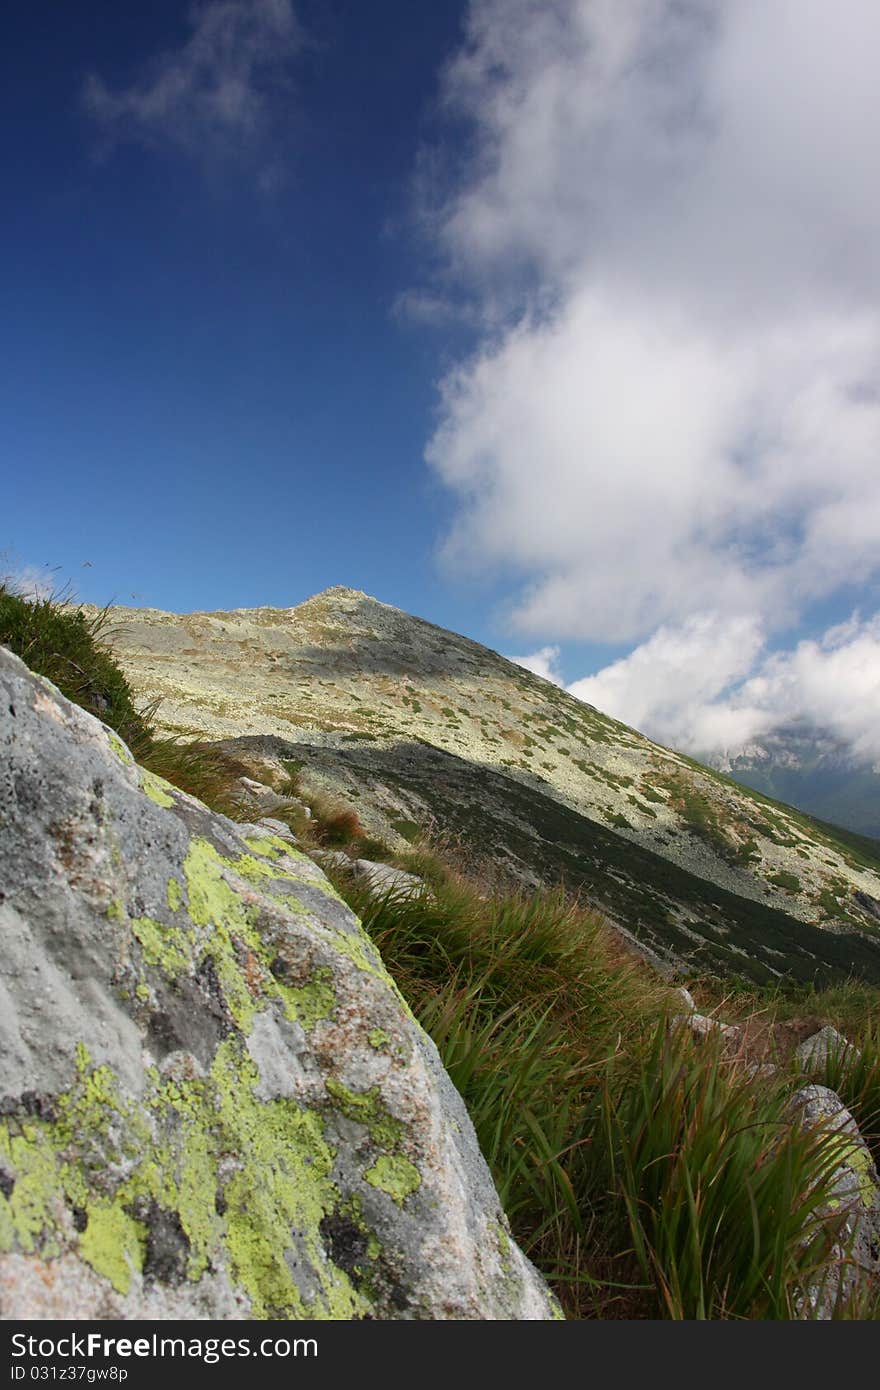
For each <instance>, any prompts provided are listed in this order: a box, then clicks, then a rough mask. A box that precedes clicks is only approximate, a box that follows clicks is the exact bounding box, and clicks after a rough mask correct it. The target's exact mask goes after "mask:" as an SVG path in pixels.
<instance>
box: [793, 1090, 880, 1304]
mask: <svg viewBox="0 0 880 1390" xmlns="http://www.w3.org/2000/svg"><path fill="white" fill-rule="evenodd" d="M792 1109H793V1111H794V1113H796V1114H797V1115H798V1117H799V1119H800V1122H801V1123H802V1124H803V1125H805V1126H808V1127H810V1128H821V1129H822V1130H823V1131H824V1132H825V1133H826V1134H827V1142H828V1144H829V1145H830V1146H831V1152H830V1162H831V1163H832V1164H833V1168H832V1169H831V1171H830V1174H829V1180H830V1188H831V1190H830V1193H829V1197H828V1201H827V1203H825V1204H824V1206H823V1207H822V1208H821V1209H820V1210H818V1211H817V1212H816V1215H817V1217H819V1218H820V1219H824V1218H827V1219H829V1220H832V1221H834V1222H835V1223H839V1229H838V1230H837V1239H836V1242H835V1245H834V1247H833V1249H832V1251H831V1260H830V1262H829V1265H828V1268H827V1270H826V1272H825V1274H824V1276H823V1277H822V1278H821V1280H820V1281H818V1282H817V1284H816V1286H815V1287H814V1288H813V1289H812V1290H810V1293H809V1304H810V1311H811V1312H812V1313H813V1315H814V1316H816V1317H819V1318H828V1317H831V1316H832V1315H833V1312H834V1308H835V1305H836V1304H837V1303H838V1301H839V1300H840V1298H841V1297H845V1296H846V1294H847V1293H848V1292H849V1290H850V1289H851V1288H852V1286H853V1282H854V1280H855V1278H856V1276H857V1274H858V1273H859V1272H860V1271H861V1272H864V1271H869V1272H870V1273H872V1274H873V1275H875V1276H876V1275H878V1274H880V1183H878V1177H877V1170H876V1168H875V1166H874V1160H873V1158H872V1157H871V1150H870V1149H869V1148H868V1145H867V1144H866V1143H865V1141H864V1139H863V1138H862V1135H861V1133H860V1131H859V1127H858V1125H857V1124H856V1122H855V1120H854V1119H853V1116H852V1115H851V1114H850V1112H849V1111H848V1110H847V1108H846V1106H845V1105H844V1104H843V1101H842V1100H841V1099H840V1096H838V1095H837V1093H836V1092H835V1091H831V1090H829V1088H828V1087H827V1086H813V1085H810V1086H804V1087H802V1088H801V1089H800V1090H799V1091H798V1092H797V1093H796V1094H795V1096H794V1097H793V1099H792Z"/></svg>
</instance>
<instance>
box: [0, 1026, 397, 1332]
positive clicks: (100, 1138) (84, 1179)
mask: <svg viewBox="0 0 880 1390" xmlns="http://www.w3.org/2000/svg"><path fill="white" fill-rule="evenodd" d="M257 1080H258V1076H257V1071H256V1068H255V1067H254V1066H253V1064H252V1062H251V1061H250V1059H249V1058H248V1057H247V1055H246V1053H245V1051H244V1048H243V1047H242V1044H241V1041H240V1040H239V1039H235V1038H229V1039H226V1040H225V1041H224V1042H223V1043H222V1044H221V1045H220V1047H219V1048H218V1050H217V1053H216V1056H215V1059H214V1063H213V1065H212V1067H211V1070H210V1073H209V1075H207V1076H203V1075H198V1074H195V1073H193V1074H192V1075H186V1076H184V1077H182V1078H181V1077H180V1076H178V1077H177V1079H165V1080H163V1079H162V1078H161V1077H160V1075H159V1073H158V1072H157V1071H156V1070H155V1068H151V1069H150V1070H149V1072H148V1075H147V1082H148V1088H149V1089H148V1092H147V1093H146V1095H145V1096H144V1097H142V1098H141V1099H140V1100H138V1101H137V1102H135V1101H133V1100H132V1101H129V1100H125V1099H124V1098H122V1097H121V1096H120V1093H119V1090H118V1087H117V1085H116V1078H115V1076H114V1075H113V1073H112V1072H111V1071H110V1070H109V1069H108V1068H107V1067H93V1066H92V1065H91V1063H90V1061H89V1055H88V1052H87V1050H86V1048H85V1047H84V1046H82V1045H81V1046H80V1047H79V1049H78V1055H77V1076H76V1080H75V1083H74V1085H73V1086H72V1088H71V1090H70V1091H69V1092H68V1093H66V1094H64V1095H62V1096H59V1097H58V1098H57V1099H56V1107H57V1112H58V1113H57V1115H56V1116H55V1117H54V1118H52V1119H46V1120H26V1121H19V1120H13V1119H9V1118H7V1117H4V1119H3V1121H2V1123H0V1154H2V1157H3V1161H4V1167H5V1168H6V1169H7V1170H8V1171H9V1173H10V1175H11V1176H12V1178H13V1179H14V1181H13V1184H12V1188H11V1191H10V1196H9V1198H8V1199H7V1198H6V1197H2V1196H0V1249H3V1250H11V1249H19V1250H22V1251H23V1252H25V1253H32V1252H34V1251H37V1250H38V1251H39V1252H40V1255H41V1257H42V1258H44V1259H51V1258H53V1257H54V1256H57V1255H59V1254H60V1253H61V1252H62V1250H63V1249H64V1248H67V1247H70V1246H74V1247H75V1248H78V1250H79V1253H80V1255H81V1257H82V1258H83V1259H84V1260H85V1261H86V1262H87V1263H88V1264H89V1265H90V1266H91V1267H92V1268H93V1269H94V1270H95V1271H96V1272H97V1273H98V1274H100V1275H102V1276H103V1277H104V1278H106V1279H107V1280H108V1281H109V1282H110V1283H111V1285H112V1286H113V1288H114V1289H116V1290H117V1291H118V1292H119V1293H123V1294H124V1293H125V1292H127V1290H128V1289H129V1287H130V1282H131V1278H132V1273H133V1271H135V1270H137V1269H140V1268H142V1267H143V1262H144V1255H145V1250H146V1249H147V1246H148V1243H149V1232H150V1222H151V1220H152V1219H154V1216H155V1214H156V1212H157V1211H158V1212H166V1213H171V1214H173V1215H174V1216H175V1217H176V1220H177V1222H178V1224H179V1228H180V1230H181V1232H182V1234H183V1236H184V1237H185V1241H186V1242H187V1243H188V1245H187V1247H186V1250H185V1255H186V1265H185V1270H184V1271H183V1272H184V1273H185V1275H186V1277H188V1278H189V1279H191V1280H197V1279H199V1278H200V1277H201V1276H202V1275H203V1274H204V1273H205V1271H206V1270H207V1269H208V1267H209V1265H213V1266H214V1267H225V1268H227V1269H229V1271H230V1274H231V1276H232V1278H233V1279H234V1280H235V1281H236V1282H237V1283H238V1284H239V1285H240V1287H241V1288H242V1289H243V1291H244V1293H245V1294H246V1296H247V1298H248V1299H249V1302H250V1310H251V1312H252V1314H253V1316H256V1317H261V1318H266V1317H280V1318H296V1319H301V1318H334V1319H352V1318H357V1317H360V1316H362V1315H363V1314H364V1313H365V1312H367V1311H369V1304H368V1302H367V1301H366V1299H365V1298H364V1297H363V1296H362V1295H360V1294H359V1293H358V1292H357V1290H356V1289H355V1288H354V1287H353V1285H352V1284H351V1281H350V1280H349V1278H348V1276H347V1275H346V1274H345V1272H344V1271H343V1270H341V1269H339V1268H337V1267H336V1266H335V1265H334V1264H333V1263H332V1262H331V1261H329V1260H328V1259H327V1256H326V1252H325V1249H324V1243H323V1239H322V1236H321V1230H320V1225H321V1221H322V1220H323V1218H324V1217H325V1216H326V1215H328V1214H329V1213H331V1212H333V1211H334V1210H335V1209H336V1207H337V1205H338V1203H339V1194H338V1192H337V1190H336V1188H335V1186H334V1184H333V1182H332V1179H331V1177H330V1173H331V1169H332V1166H333V1162H334V1158H335V1151H334V1149H333V1148H332V1147H331V1146H330V1145H329V1144H328V1142H327V1140H326V1138H325V1135H324V1121H323V1119H322V1117H321V1116H320V1115H319V1114H317V1113H316V1112H312V1111H309V1110H305V1109H301V1108H299V1107H298V1106H297V1105H296V1104H295V1103H294V1102H292V1101H289V1100H273V1101H266V1102H261V1101H259V1100H258V1099H257V1098H256V1096H255V1094H254V1088H255V1085H256V1084H257ZM71 1212H79V1214H80V1217H79V1218H78V1222H77V1225H76V1228H75V1229H74V1225H73V1220H72V1216H71V1214H70V1213H71ZM297 1267H299V1268H305V1270H306V1277H305V1278H302V1279H301V1281H300V1283H297V1279H296V1277H295V1271H296V1269H297ZM292 1271H293V1272H292Z"/></svg>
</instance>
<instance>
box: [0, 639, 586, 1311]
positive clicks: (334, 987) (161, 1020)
mask: <svg viewBox="0 0 880 1390" xmlns="http://www.w3.org/2000/svg"><path fill="white" fill-rule="evenodd" d="M0 825H2V835H0V932H2V953H0V1313H2V1315H3V1316H4V1317H7V1318H11V1317H31V1318H34V1317H35V1318H41V1317H62V1318H85V1317H116V1318H120V1317H121V1318H131V1317H146V1318H191V1317H211V1318H240V1317H259V1318H346V1319H349V1318H362V1317H373V1318H409V1319H412V1318H505V1319H508V1318H550V1317H556V1316H559V1312H558V1308H557V1306H556V1304H555V1302H554V1300H553V1299H552V1297H551V1296H550V1294H549V1293H548V1291H547V1289H546V1287H545V1285H544V1284H543V1281H542V1280H541V1278H540V1276H539V1275H538V1274H537V1272H536V1271H535V1270H534V1268H533V1267H532V1266H531V1265H530V1263H529V1262H528V1261H527V1260H526V1259H525V1257H524V1256H523V1255H522V1253H521V1252H520V1250H519V1249H518V1248H517V1246H516V1245H515V1244H514V1242H513V1241H512V1239H511V1237H510V1235H509V1232H508V1228H507V1224H506V1221H505V1219H504V1217H503V1215H502V1213H501V1210H500V1207H499V1203H498V1199H497V1196H496V1193H495V1191H494V1188H493V1186H492V1182H491V1179H490V1175H489V1172H488V1169H487V1168H486V1165H485V1163H484V1161H483V1159H482V1157H481V1155H480V1153H479V1150H478V1147H477V1143H476V1139H475V1136H474V1133H473V1129H472V1126H471V1124H470V1121H469V1119H468V1116H467V1114H466V1112H465V1109H464V1106H463V1105H462V1102H461V1100H460V1098H459V1096H458V1094H457V1092H456V1091H455V1089H454V1088H453V1086H452V1084H451V1082H450V1081H449V1079H448V1077H447V1075H446V1073H445V1071H444V1070H443V1068H442V1066H441V1064H440V1061H439V1058H438V1055H437V1052H436V1050H435V1048H434V1046H433V1044H432V1043H431V1042H430V1040H429V1039H428V1038H427V1037H426V1035H425V1034H424V1033H423V1032H422V1030H421V1029H420V1028H419V1026H418V1025H417V1024H416V1022H415V1020H414V1019H413V1017H412V1015H411V1014H410V1012H409V1010H408V1008H407V1006H406V1004H405V1003H404V1001H403V999H402V998H401V996H400V995H399V993H398V991H397V989H396V987H395V985H394V984H393V982H392V980H391V979H390V977H389V976H388V974H387V972H386V970H385V968H384V966H383V964H382V961H381V959H380V957H379V955H378V953H377V952H376V950H375V948H374V947H373V945H372V944H371V942H370V941H369V939H368V938H367V937H366V935H365V934H364V932H363V931H362V929H361V927H360V924H359V923H358V921H357V919H356V918H355V917H354V916H353V914H352V913H351V912H350V911H349V909H348V908H347V907H346V906H345V904H344V903H343V902H342V901H341V900H340V899H339V898H338V897H337V896H336V894H335V893H334V891H333V889H332V888H331V886H330V884H329V883H328V882H327V880H326V879H325V877H324V875H323V874H322V872H321V871H320V869H319V868H318V867H317V866H316V865H315V864H313V863H312V861H311V860H309V859H308V858H306V857H305V856H304V855H302V854H300V853H299V851H298V850H297V849H296V848H295V846H293V845H291V843H290V841H289V840H288V839H285V838H282V837H281V836H278V835H275V834H274V833H273V832H272V829H271V827H269V826H266V825H265V824H262V825H254V826H244V827H243V826H240V825H235V824H233V823H232V822H231V821H228V820H226V819H225V818H224V817H223V816H219V815H215V814H212V813H211V812H209V811H208V810H207V809H206V808H205V807H204V806H203V805H202V804H201V803H200V802H197V801H195V800H194V799H193V798H191V797H188V796H186V795H184V794H183V793H181V792H179V791H177V790H176V789H174V788H172V787H171V786H169V785H168V784H166V783H164V782H162V781H160V780H159V779H157V778H155V777H153V776H151V775H150V774H149V773H147V772H145V771H144V770H143V769H141V768H139V767H138V766H137V765H136V764H135V763H134V762H133V760H132V758H131V756H130V754H129V752H128V750H127V749H126V748H125V747H124V745H123V744H122V743H120V742H119V740H118V739H117V738H116V737H115V736H114V735H113V734H111V733H110V732H109V731H108V730H107V729H106V728H105V727H104V726H103V725H102V724H100V723H99V722H98V721H97V720H95V719H93V718H91V717H90V716H89V715H87V714H85V713H84V712H83V711H82V710H80V709H78V708H77V707H75V706H73V705H71V704H69V703H68V702H67V701H66V700H65V699H64V698H63V697H62V696H61V695H60V694H59V693H58V691H57V690H55V688H54V687H53V686H51V685H49V684H48V683H47V682H45V681H43V680H41V679H39V678H38V677H35V676H34V675H32V674H31V672H30V671H29V670H28V669H27V667H26V666H24V665H23V663H22V662H20V661H19V660H18V659H17V658H16V657H14V656H12V655H11V654H10V653H8V652H7V651H5V649H2V648H0Z"/></svg>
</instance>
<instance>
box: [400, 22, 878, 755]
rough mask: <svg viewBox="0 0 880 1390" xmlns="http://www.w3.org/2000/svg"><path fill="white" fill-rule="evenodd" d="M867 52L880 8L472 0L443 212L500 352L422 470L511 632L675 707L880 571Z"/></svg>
mask: <svg viewBox="0 0 880 1390" xmlns="http://www.w3.org/2000/svg"><path fill="white" fill-rule="evenodd" d="M878 51H880V9H878V8H877V6H876V5H875V4H874V3H873V0H841V3H840V4H839V5H835V6H833V7H829V6H828V5H827V4H826V3H824V0H774V3H773V4H772V5H768V4H767V3H766V0H737V3H736V4H735V5H730V4H723V3H722V2H721V0H688V3H684V4H683V3H681V0H629V3H627V4H626V5H621V4H619V3H618V0H546V2H545V3H542V4H536V3H534V0H472V4H471V7H470V11H469V20H468V25H467V37H466V42H465V44H464V46H463V47H462V50H461V51H460V53H459V54H458V55H457V56H456V57H455V58H454V60H453V61H452V63H451V64H450V66H449V68H448V70H447V72H446V77H445V97H446V102H447V105H448V108H449V110H450V112H451V114H452V115H453V116H455V117H456V118H457V119H459V120H460V119H462V118H464V119H465V120H466V121H468V122H469V123H470V128H471V131H472V135H473V141H472V151H473V152H472V156H471V157H470V159H469V161H468V163H467V165H466V167H464V168H460V169H459V170H458V171H457V176H456V179H455V182H454V184H453V186H452V188H451V189H449V190H447V194H446V196H445V197H440V198H438V197H437V196H436V189H435V190H434V191H435V196H434V199H433V202H432V206H431V209H430V212H429V213H426V216H427V217H429V219H430V225H431V228H432V231H433V235H434V237H435V238H436V244H437V245H438V246H439V247H440V248H441V249H442V251H443V254H444V256H445V265H446V274H447V275H449V274H453V275H454V276H456V277H457V282H458V283H459V284H460V285H461V286H466V287H467V288H468V290H469V292H470V294H471V296H472V302H473V304H474V306H475V311H476V312H478V313H482V321H483V324H484V333H483V337H482V340H481V341H480V342H479V344H478V346H477V348H476V350H475V351H474V352H473V354H472V355H471V356H469V357H467V358H466V359H465V360H462V361H460V362H459V363H458V365H457V366H455V367H454V368H453V369H452V370H450V371H449V372H448V373H447V374H446V376H445V378H444V379H443V381H442V383H441V389H440V418H439V422H438V425H437V428H436V431H435V432H434V434H433V437H432V438H431V440H430V443H429V445H428V448H427V459H428V461H429V463H430V465H431V466H432V468H433V469H434V470H435V471H436V472H437V474H438V475H439V476H440V478H441V479H442V480H443V481H444V482H445V483H446V484H447V485H448V487H449V488H450V489H451V490H452V492H453V493H454V494H455V496H456V497H457V499H458V509H457V515H456V519H455V521H454V524H453V526H452V529H451V531H450V533H449V535H448V536H447V538H446V540H445V544H444V550H443V553H444V556H445V558H446V560H447V561H448V562H449V563H450V564H452V565H454V567H455V568H456V570H459V571H460V570H461V569H463V568H465V567H467V566H471V567H476V566H480V567H483V568H489V569H494V570H496V571H498V572H500V573H506V574H507V575H509V576H510V577H511V579H512V581H513V582H514V584H515V585H516V586H517V593H518V599H517V601H516V603H515V606H514V609H513V621H514V624H515V626H517V627H518V628H519V629H520V630H522V631H524V632H528V633H532V634H534V635H536V636H537V637H539V638H543V639H544V640H548V639H549V640H554V639H559V638H562V637H572V638H587V639H593V640H604V641H609V640H610V641H614V640H618V641H621V642H628V643H633V642H642V643H644V644H645V645H644V646H643V647H642V649H641V650H642V656H640V657H638V660H637V661H636V658H635V657H633V660H634V661H635V662H636V666H637V665H638V663H639V662H641V661H644V660H646V659H648V658H650V660H651V661H660V665H661V666H662V669H663V672H664V673H665V674H664V677H663V678H664V679H668V680H669V681H670V682H672V684H673V685H675V671H674V661H673V657H672V651H673V646H674V645H675V644H676V643H677V644H678V647H679V653H678V655H679V658H680V659H682V660H683V659H684V656H683V653H682V651H681V644H682V643H683V644H684V645H685V646H687V645H688V644H690V645H691V646H694V647H700V646H702V648H703V649H704V650H707V649H709V648H712V647H713V643H715V642H717V641H720V640H721V637H720V634H721V633H722V632H730V633H736V632H740V634H741V635H742V633H747V634H752V635H753V636H752V639H751V640H752V641H754V640H756V639H754V634H755V633H756V632H757V631H758V630H759V629H760V630H762V631H764V630H766V631H767V632H769V633H770V634H774V633H775V634H777V635H778V634H779V633H781V632H783V631H784V629H785V627H786V625H787V624H790V623H792V622H793V621H794V620H795V619H796V618H799V617H801V616H802V615H803V614H805V613H809V610H810V606H811V605H812V604H814V603H817V602H818V601H820V600H822V599H825V598H827V597H828V596H830V595H833V594H835V593H836V592H837V591H838V590H840V589H841V587H842V586H844V585H859V584H865V583H867V582H868V581H869V580H870V579H871V577H872V576H874V575H876V573H877V569H878V548H877V544H876V538H877V536H878V534H880V468H878V466H877V460H878V453H880V393H878V390H877V382H878V380H880V308H878V304H880V296H878V288H880V236H878V232H880V180H877V178H876V138H875V134H874V132H875V131H876V129H877V128H878V125H880V84H878V83H877V82H876V54H877V52H878ZM430 167H435V166H433V165H432V166H430ZM709 612H712V613H714V614H715V615H716V616H715V619H714V620H713V626H712V627H711V628H709V629H704V628H703V627H701V622H702V621H703V620H702V619H700V617H699V614H701V613H702V614H706V613H709ZM694 615H697V616H696V617H695V616H694ZM737 625H740V626H739V627H738V626H737ZM652 633H654V634H656V638H655V639H652V638H651V634H652ZM652 640H653V641H654V643H655V644H654V646H653V647H652V646H651V642H652ZM747 645H748V643H747ZM819 649H820V650H821V651H822V652H823V653H825V656H826V657H827V656H829V653H828V652H825V649H824V647H822V646H821V644H820V648H819ZM835 650H836V649H835ZM646 651H647V652H648V658H646V656H645V652H646ZM664 653H665V655H664ZM661 658H662V660H661ZM725 659H726V658H723V659H722V660H721V663H720V664H721V666H722V667H723V666H724V662H725ZM714 660H715V658H713V661H714ZM709 664H712V663H711V662H710V663H709ZM624 666H625V663H624ZM613 669H615V668H612V670H613ZM629 669H633V668H629ZM740 674H742V673H740ZM601 677H602V678H604V679H605V680H606V682H607V681H608V680H610V679H611V677H610V676H609V675H608V673H601ZM736 678H737V676H736V673H734V674H733V675H732V676H731V679H732V680H735V679H736ZM597 679H599V678H597ZM615 679H616V680H623V674H622V673H621V672H618V675H617V676H616V677H615ZM671 688H672V687H671V686H670V689H671ZM779 689H780V691H781V689H782V687H781V686H780V687H779ZM684 693H685V692H681V698H680V700H679V704H680V706H681V707H682V708H683V707H684V706H683V705H682V704H681V701H682V700H683V699H684ZM717 694H718V692H716V694H715V695H711V694H710V695H709V696H708V697H707V698H708V704H709V705H711V704H712V703H713V701H714V700H715V699H716V698H717ZM691 703H692V704H693V702H691ZM692 712H693V710H692ZM740 713H741V712H740ZM681 728H682V730H683V734H682V737H684V736H685V734H686V726H685V724H684V723H682V724H681Z"/></svg>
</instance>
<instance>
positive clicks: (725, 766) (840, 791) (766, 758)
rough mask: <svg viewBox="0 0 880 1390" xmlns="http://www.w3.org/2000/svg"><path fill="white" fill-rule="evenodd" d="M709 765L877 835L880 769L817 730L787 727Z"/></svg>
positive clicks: (812, 812)
mask: <svg viewBox="0 0 880 1390" xmlns="http://www.w3.org/2000/svg"><path fill="white" fill-rule="evenodd" d="M711 762H712V766H713V767H717V768H718V769H719V770H720V771H722V772H727V773H729V775H730V776H731V777H732V778H733V779H734V780H735V781H737V782H740V783H742V785H743V786H747V787H754V788H755V789H756V790H757V791H761V792H764V793H765V794H766V795H767V796H773V797H776V798H777V799H778V800H780V801H787V802H790V803H791V804H792V805H793V806H799V807H800V808H801V809H802V810H804V811H806V812H807V813H808V814H809V815H812V816H818V817H819V818H820V819H821V820H826V821H834V822H835V823H836V824H838V825H843V826H846V827H847V828H848V829H850V830H854V831H856V832H857V833H859V834H862V835H870V836H874V837H875V838H876V837H877V836H880V767H877V766H874V765H872V764H871V763H868V762H865V761H864V760H862V761H859V760H858V759H857V758H855V757H854V756H853V754H852V752H851V750H850V749H849V748H848V747H847V746H846V745H844V744H842V743H840V741H839V740H837V739H834V738H833V737H831V736H830V735H829V734H827V733H825V732H823V731H822V730H820V729H815V728H802V727H799V726H794V725H792V726H788V727H785V728H780V729H776V730H774V731H773V733H770V734H766V735H764V737H762V738H761V739H759V740H756V741H755V742H754V743H752V744H749V745H748V746H747V747H746V748H743V749H741V750H740V751H739V752H738V753H735V754H726V755H724V756H723V757H720V756H719V757H717V758H712V760H711Z"/></svg>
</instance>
